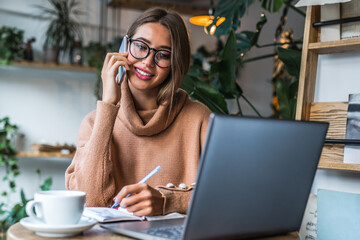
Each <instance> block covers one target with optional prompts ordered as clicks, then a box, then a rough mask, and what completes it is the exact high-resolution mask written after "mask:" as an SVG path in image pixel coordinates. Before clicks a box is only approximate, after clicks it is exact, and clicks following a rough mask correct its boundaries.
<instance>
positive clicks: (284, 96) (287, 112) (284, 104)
mask: <svg viewBox="0 0 360 240" xmlns="http://www.w3.org/2000/svg"><path fill="white" fill-rule="evenodd" d="M275 90H276V96H277V97H278V101H279V112H280V115H281V117H282V118H283V119H291V118H292V106H291V103H290V100H289V86H288V85H287V83H286V81H285V80H284V79H282V78H277V79H276V81H275Z"/></svg>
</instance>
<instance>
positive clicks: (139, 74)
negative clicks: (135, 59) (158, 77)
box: [134, 67, 154, 81]
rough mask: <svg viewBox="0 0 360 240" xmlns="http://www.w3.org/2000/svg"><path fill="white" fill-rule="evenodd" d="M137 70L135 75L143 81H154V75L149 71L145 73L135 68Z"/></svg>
mask: <svg viewBox="0 0 360 240" xmlns="http://www.w3.org/2000/svg"><path fill="white" fill-rule="evenodd" d="M134 69H135V71H134V72H135V75H136V76H137V77H138V78H140V79H141V80H144V81H148V80H150V79H152V78H153V77H154V74H150V73H148V72H147V71H144V70H142V69H139V68H137V67H135V68H134Z"/></svg>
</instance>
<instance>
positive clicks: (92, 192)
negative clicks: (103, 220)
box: [65, 101, 119, 207]
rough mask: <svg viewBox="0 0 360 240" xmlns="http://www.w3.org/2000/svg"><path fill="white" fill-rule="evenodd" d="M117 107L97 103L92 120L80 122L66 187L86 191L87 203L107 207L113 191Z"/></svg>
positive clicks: (66, 174) (88, 118) (90, 205)
mask: <svg viewBox="0 0 360 240" xmlns="http://www.w3.org/2000/svg"><path fill="white" fill-rule="evenodd" d="M118 111H119V106H115V105H111V104H107V103H104V102H102V101H98V102H97V108H96V115H95V120H94V117H92V115H91V114H89V115H88V116H87V117H85V119H84V120H83V121H82V123H81V126H80V130H79V135H78V142H77V149H76V153H75V156H74V159H73V160H72V163H71V164H70V166H69V167H68V168H67V170H66V173H65V181H66V188H67V189H69V190H81V191H84V192H86V205H87V206H88V207H92V206H97V207H99V206H108V205H109V204H111V201H112V197H113V195H114V194H115V180H114V178H113V173H112V169H113V165H112V161H111V156H110V152H111V151H110V148H111V136H112V131H113V127H114V123H115V119H116V116H117V113H118Z"/></svg>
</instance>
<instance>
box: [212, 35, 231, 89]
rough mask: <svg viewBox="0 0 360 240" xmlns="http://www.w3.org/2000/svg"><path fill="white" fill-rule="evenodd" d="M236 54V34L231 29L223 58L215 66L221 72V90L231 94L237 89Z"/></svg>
mask: <svg viewBox="0 0 360 240" xmlns="http://www.w3.org/2000/svg"><path fill="white" fill-rule="evenodd" d="M236 55H237V54H236V36H235V33H234V31H231V32H230V35H229V37H228V39H227V41H226V44H225V47H224V50H223V53H222V55H221V60H220V62H219V63H217V64H215V65H214V68H215V69H216V70H218V74H219V81H220V84H221V88H222V89H220V91H223V92H225V93H227V94H230V95H233V94H234V92H235V91H236V83H235V80H236V79H235V77H236V76H235V71H236ZM214 71H215V70H214V69H213V70H211V72H214Z"/></svg>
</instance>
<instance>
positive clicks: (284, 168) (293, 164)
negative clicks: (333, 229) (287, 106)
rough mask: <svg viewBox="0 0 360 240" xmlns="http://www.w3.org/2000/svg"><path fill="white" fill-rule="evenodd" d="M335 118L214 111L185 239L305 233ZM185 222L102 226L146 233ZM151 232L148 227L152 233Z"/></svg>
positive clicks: (141, 235)
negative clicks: (324, 148)
mask: <svg viewBox="0 0 360 240" xmlns="http://www.w3.org/2000/svg"><path fill="white" fill-rule="evenodd" d="M327 128H328V124H327V123H320V122H301V121H288V120H277V119H263V118H245V117H237V116H223V115H214V114H212V115H211V117H210V123H209V128H208V133H207V138H206V142H205V145H204V149H203V151H202V154H201V159H200V166H199V171H198V176H197V181H196V187H195V191H194V193H193V196H192V198H191V203H190V207H189V210H188V213H187V218H186V221H185V229H184V234H183V237H182V238H183V239H215V238H218V239H226V238H249V237H258V236H268V235H273V234H280V233H287V232H291V231H297V230H299V228H300V225H301V221H302V217H303V213H304V210H305V206H306V203H307V199H308V196H309V193H310V189H311V185H312V181H313V178H314V175H315V172H316V168H317V164H318V161H319V157H320V154H321V150H322V146H323V143H324V139H325V135H326V131H327ZM181 224H183V221H182V220H164V221H155V222H128V223H114V224H106V225H102V227H104V228H107V229H109V230H111V231H113V232H116V233H120V234H124V235H127V236H131V237H136V238H140V239H160V238H161V237H159V238H156V237H151V236H150V237H148V238H147V237H146V235H147V233H145V232H149V231H147V230H148V229H149V228H158V227H160V228H164V227H166V226H171V225H174V226H175V225H181ZM145 230H146V231H145Z"/></svg>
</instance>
